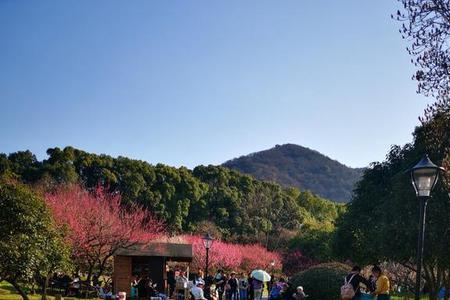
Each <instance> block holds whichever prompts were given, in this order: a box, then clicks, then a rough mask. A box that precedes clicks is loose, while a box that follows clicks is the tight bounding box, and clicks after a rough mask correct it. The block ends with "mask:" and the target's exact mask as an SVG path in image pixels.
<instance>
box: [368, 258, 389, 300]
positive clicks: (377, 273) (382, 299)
mask: <svg viewBox="0 0 450 300" xmlns="http://www.w3.org/2000/svg"><path fill="white" fill-rule="evenodd" d="M372 274H373V276H374V277H375V278H376V279H377V282H376V290H375V292H374V294H375V295H377V300H389V299H390V296H389V291H390V289H391V284H390V282H389V278H387V276H386V275H384V274H383V272H382V271H381V268H380V267H379V266H376V265H375V266H373V267H372Z"/></svg>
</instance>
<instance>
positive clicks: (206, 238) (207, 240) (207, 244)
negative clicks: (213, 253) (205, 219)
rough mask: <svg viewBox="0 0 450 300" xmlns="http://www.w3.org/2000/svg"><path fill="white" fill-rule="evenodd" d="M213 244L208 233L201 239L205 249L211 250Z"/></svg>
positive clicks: (212, 239)
mask: <svg viewBox="0 0 450 300" xmlns="http://www.w3.org/2000/svg"><path fill="white" fill-rule="evenodd" d="M213 242H214V238H213V237H212V236H211V235H210V234H209V233H208V234H206V235H205V236H204V237H203V245H204V246H205V248H206V249H209V248H211V246H212V244H213Z"/></svg>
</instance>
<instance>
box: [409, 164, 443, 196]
mask: <svg viewBox="0 0 450 300" xmlns="http://www.w3.org/2000/svg"><path fill="white" fill-rule="evenodd" d="M437 176H438V172H437V170H436V169H418V170H415V171H414V173H413V180H414V187H415V188H416V193H417V195H418V196H424V197H428V196H430V194H431V190H432V189H433V188H434V185H435V184H436V181H437V180H436V179H437Z"/></svg>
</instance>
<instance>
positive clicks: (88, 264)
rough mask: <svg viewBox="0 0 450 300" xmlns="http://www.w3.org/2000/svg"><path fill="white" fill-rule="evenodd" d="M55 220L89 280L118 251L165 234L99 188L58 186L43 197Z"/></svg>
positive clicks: (145, 215) (148, 218) (152, 220)
mask: <svg viewBox="0 0 450 300" xmlns="http://www.w3.org/2000/svg"><path fill="white" fill-rule="evenodd" d="M46 201H47V204H48V205H49V206H50V208H51V209H52V212H53V216H54V219H55V221H56V222H57V224H58V225H59V226H61V228H63V229H64V228H65V229H66V230H67V235H66V236H67V241H68V242H69V244H70V245H71V247H72V258H73V259H74V261H75V263H76V264H77V266H78V267H79V268H80V269H81V270H83V271H86V272H87V274H88V280H90V278H91V275H92V273H93V271H94V269H97V270H98V271H99V274H100V275H101V274H102V273H103V272H104V271H105V268H106V266H107V265H108V263H109V262H110V260H111V258H112V257H113V256H114V254H115V253H116V252H117V251H118V250H119V249H126V248H130V247H132V246H135V245H137V244H139V243H147V242H149V241H151V240H152V239H154V238H156V237H157V236H159V235H161V234H162V233H163V232H164V225H163V223H162V222H161V221H159V220H157V219H156V218H154V217H153V216H152V215H151V214H150V213H149V212H148V211H147V210H145V209H143V208H142V207H140V206H138V205H136V204H129V205H127V206H123V205H121V197H120V194H109V193H107V192H106V190H105V188H102V187H98V188H97V189H96V190H95V191H94V192H88V191H86V190H84V189H83V188H81V187H80V186H78V185H71V186H61V187H58V188H57V189H56V190H55V191H54V192H53V193H51V194H47V195H46Z"/></svg>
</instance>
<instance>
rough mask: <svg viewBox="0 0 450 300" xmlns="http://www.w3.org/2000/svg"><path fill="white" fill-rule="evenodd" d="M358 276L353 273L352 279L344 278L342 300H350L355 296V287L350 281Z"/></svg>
mask: <svg viewBox="0 0 450 300" xmlns="http://www.w3.org/2000/svg"><path fill="white" fill-rule="evenodd" d="M355 276H356V274H353V276H352V277H350V280H349V281H347V277H346V278H345V279H344V285H343V286H341V299H342V300H350V299H352V298H353V297H355V289H354V288H353V285H351V284H350V282H351V281H352V280H353V278H354V277H355Z"/></svg>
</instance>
